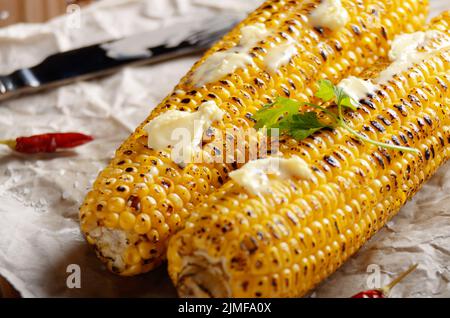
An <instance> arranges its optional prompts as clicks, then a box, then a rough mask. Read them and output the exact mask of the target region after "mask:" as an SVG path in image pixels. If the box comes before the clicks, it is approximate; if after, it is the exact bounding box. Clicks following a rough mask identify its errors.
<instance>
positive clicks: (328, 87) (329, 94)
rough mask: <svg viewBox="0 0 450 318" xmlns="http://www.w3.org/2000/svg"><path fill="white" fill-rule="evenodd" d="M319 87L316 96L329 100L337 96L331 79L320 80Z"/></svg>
mask: <svg viewBox="0 0 450 318" xmlns="http://www.w3.org/2000/svg"><path fill="white" fill-rule="evenodd" d="M318 83H319V89H318V90H317V92H316V94H315V96H316V97H318V98H320V99H321V100H323V101H324V102H328V101H330V100H332V99H333V98H334V97H335V96H336V92H335V89H334V85H333V84H332V83H331V82H330V81H329V80H319V82H318Z"/></svg>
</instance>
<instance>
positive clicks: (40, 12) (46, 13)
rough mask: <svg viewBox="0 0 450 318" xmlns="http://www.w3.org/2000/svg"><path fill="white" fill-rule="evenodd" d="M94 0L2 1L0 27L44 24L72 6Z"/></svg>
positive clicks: (0, 1)
mask: <svg viewBox="0 0 450 318" xmlns="http://www.w3.org/2000/svg"><path fill="white" fill-rule="evenodd" d="M89 2H92V0H0V27H4V26H7V25H10V24H14V23H19V22H34V23H37V22H44V21H47V20H48V19H50V18H53V17H55V16H58V15H61V14H64V13H65V12H66V10H67V6H68V5H70V4H79V5H85V4H88V3H89Z"/></svg>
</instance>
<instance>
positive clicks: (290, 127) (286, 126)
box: [253, 80, 419, 153]
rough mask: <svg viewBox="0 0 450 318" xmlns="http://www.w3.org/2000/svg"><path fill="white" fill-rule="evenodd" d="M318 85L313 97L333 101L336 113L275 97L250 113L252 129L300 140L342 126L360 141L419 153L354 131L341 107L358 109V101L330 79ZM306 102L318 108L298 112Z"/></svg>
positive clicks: (413, 149) (321, 81)
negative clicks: (253, 126) (274, 131)
mask: <svg viewBox="0 0 450 318" xmlns="http://www.w3.org/2000/svg"><path fill="white" fill-rule="evenodd" d="M318 84H319V89H318V90H317V92H316V94H315V96H316V97H318V98H320V99H321V100H322V101H323V102H330V101H333V102H334V103H335V104H336V106H337V114H336V113H334V112H332V111H330V110H328V109H326V108H324V107H322V106H319V105H316V104H312V103H300V102H297V101H295V100H293V99H290V98H284V97H278V98H277V99H276V100H275V102H274V103H271V104H268V105H265V106H264V107H263V108H262V109H261V110H259V111H258V112H256V114H255V115H254V116H253V118H254V119H255V120H256V124H255V128H256V129H261V128H266V129H267V131H268V132H270V130H271V129H279V131H280V134H285V135H289V136H292V137H293V138H295V139H297V140H303V139H305V138H307V137H308V136H311V135H312V134H314V133H315V132H317V131H319V130H321V129H324V128H336V127H341V128H343V129H345V130H347V131H348V132H350V133H351V134H352V135H354V136H356V137H357V138H359V139H360V140H362V141H364V142H367V143H370V144H373V145H376V146H379V147H382V148H386V149H393V150H398V151H405V152H415V153H418V152H419V150H417V149H415V148H411V147H403V146H397V145H393V144H388V143H383V142H379V141H376V140H373V139H370V138H368V137H366V136H364V135H362V134H360V133H359V132H357V131H356V130H354V129H353V128H352V127H350V126H349V125H348V124H347V122H346V121H345V118H344V109H345V108H349V109H351V110H357V109H358V105H359V104H358V102H357V101H355V100H353V99H352V98H351V97H350V96H348V95H347V94H346V93H345V92H344V90H343V89H342V88H340V87H337V86H335V85H333V83H331V82H330V81H329V80H320V81H319V83H318ZM305 105H307V106H310V107H311V108H314V109H316V110H317V111H307V112H303V113H300V112H299V108H300V107H301V106H305ZM320 115H325V117H328V118H329V119H330V122H325V121H324V120H323V119H322V118H323V117H324V116H320Z"/></svg>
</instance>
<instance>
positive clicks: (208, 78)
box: [192, 23, 269, 87]
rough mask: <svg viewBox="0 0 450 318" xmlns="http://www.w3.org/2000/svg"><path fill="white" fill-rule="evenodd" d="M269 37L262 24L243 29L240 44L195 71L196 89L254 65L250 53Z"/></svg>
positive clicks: (213, 56) (214, 56) (207, 61)
mask: <svg viewBox="0 0 450 318" xmlns="http://www.w3.org/2000/svg"><path fill="white" fill-rule="evenodd" d="M267 36H269V31H268V30H267V29H266V27H265V25H264V24H262V23H256V24H254V25H249V26H245V27H243V28H242V29H241V40H240V41H239V44H238V45H236V46H234V47H233V48H230V49H228V50H226V51H219V52H216V53H213V54H212V55H211V56H210V57H208V58H207V59H206V60H205V61H204V62H203V63H202V64H201V65H200V66H199V67H198V68H197V69H196V70H195V71H194V74H193V75H192V82H193V84H194V85H195V86H196V87H201V86H203V85H205V84H208V83H211V82H215V81H217V80H219V79H221V78H222V77H224V76H226V75H228V74H232V73H234V72H235V71H236V70H237V69H239V68H245V67H246V66H248V65H253V64H254V62H253V58H252V57H251V56H250V54H249V51H250V50H251V49H252V48H253V47H255V46H256V44H257V43H258V42H260V41H262V40H264V39H265V38H267Z"/></svg>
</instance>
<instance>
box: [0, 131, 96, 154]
mask: <svg viewBox="0 0 450 318" xmlns="http://www.w3.org/2000/svg"><path fill="white" fill-rule="evenodd" d="M92 140H94V138H93V137H92V136H89V135H85V134H81V133H49V134H41V135H34V136H28V137H18V138H16V139H15V140H3V141H0V144H4V145H7V146H9V147H10V148H11V149H13V150H15V151H18V152H21V153H26V154H36V153H52V152H55V151H57V150H58V149H67V148H74V147H77V146H80V145H83V144H85V143H88V142H90V141H92Z"/></svg>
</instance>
